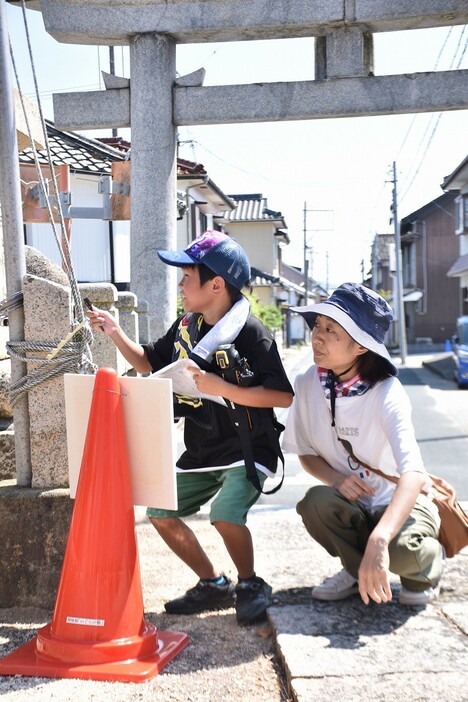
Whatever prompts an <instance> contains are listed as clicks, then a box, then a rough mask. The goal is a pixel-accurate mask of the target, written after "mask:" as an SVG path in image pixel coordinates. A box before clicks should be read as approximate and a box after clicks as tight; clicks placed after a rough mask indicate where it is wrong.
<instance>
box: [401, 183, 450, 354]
mask: <svg viewBox="0 0 468 702" xmlns="http://www.w3.org/2000/svg"><path fill="white" fill-rule="evenodd" d="M456 200H457V193H456V192H454V191H450V192H447V193H444V194H443V195H441V196H440V197H438V198H436V199H435V200H433V201H432V202H429V203H428V204H426V205H424V206H423V207H421V208H420V209H419V210H416V211H415V212H412V213H411V214H409V215H407V216H406V217H404V218H403V219H402V220H401V222H400V239H401V253H402V278H403V291H404V296H403V301H404V307H405V324H406V336H407V340H408V342H409V343H413V342H418V341H422V340H425V341H426V340H427V341H429V342H432V343H443V342H444V341H445V340H446V339H448V338H450V336H451V334H452V333H453V330H454V324H455V320H456V318H457V316H458V315H459V314H460V291H459V284H458V280H457V279H456V278H454V277H448V276H447V271H448V270H449V269H450V267H451V266H452V264H453V261H454V260H455V259H456V258H457V255H458V241H457V238H456V237H455V236H454V230H455V215H456V206H457V203H456Z"/></svg>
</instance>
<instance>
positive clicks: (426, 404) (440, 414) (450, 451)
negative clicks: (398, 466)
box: [257, 354, 468, 507]
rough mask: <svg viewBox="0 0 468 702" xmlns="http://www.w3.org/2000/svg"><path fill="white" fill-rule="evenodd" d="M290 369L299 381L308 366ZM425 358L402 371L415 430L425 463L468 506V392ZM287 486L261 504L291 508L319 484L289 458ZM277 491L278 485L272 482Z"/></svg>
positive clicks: (412, 360)
mask: <svg viewBox="0 0 468 702" xmlns="http://www.w3.org/2000/svg"><path fill="white" fill-rule="evenodd" d="M301 356H302V363H298V364H297V365H296V366H294V367H293V368H292V369H290V370H289V369H288V373H289V377H290V379H291V380H293V379H294V377H295V375H296V373H297V372H298V371H299V370H301V367H303V364H304V363H308V362H309V361H311V358H310V359H309V358H307V359H306V360H304V355H303V354H301ZM425 358H426V357H425V356H421V355H419V356H408V358H407V362H406V365H405V367H401V368H400V371H399V378H400V380H401V382H402V383H403V385H404V387H405V390H406V392H407V393H408V396H409V398H410V401H411V405H412V408H413V424H414V427H415V431H416V438H417V440H418V443H419V446H420V449H421V453H422V456H423V460H424V463H425V466H426V469H427V471H428V472H429V473H435V474H437V475H440V476H441V477H442V478H445V479H446V480H448V481H449V482H450V483H452V485H454V487H455V488H456V490H457V494H458V499H459V500H460V501H468V481H467V471H468V392H467V391H464V390H459V389H458V388H457V385H456V384H455V382H453V381H450V380H445V379H444V378H441V377H440V376H438V375H437V374H436V373H434V372H432V371H431V370H429V369H427V368H424V367H423V366H422V361H423V360H424V359H425ZM287 412H288V410H278V412H277V415H278V419H279V421H280V422H282V423H283V424H284V422H285V420H286V417H287ZM285 463H286V468H285V480H284V484H283V487H282V488H281V490H279V491H278V492H277V493H275V494H274V495H271V496H269V495H264V496H263V495H262V497H261V498H260V500H259V503H257V504H263V505H268V506H269V507H271V506H272V501H273V500H274V502H275V504H278V505H283V506H286V505H287V506H291V505H294V504H296V502H297V501H298V500H299V499H300V498H301V497H302V496H303V494H304V493H305V491H306V490H307V488H308V487H309V486H311V485H313V484H314V480H313V478H312V477H311V476H309V475H307V473H305V472H304V471H303V470H302V468H301V466H300V464H299V460H298V459H297V456H294V455H292V454H290V453H288V454H286V455H285ZM267 483H268V484H267V486H266V489H271V485H272V484H273V482H272V481H267Z"/></svg>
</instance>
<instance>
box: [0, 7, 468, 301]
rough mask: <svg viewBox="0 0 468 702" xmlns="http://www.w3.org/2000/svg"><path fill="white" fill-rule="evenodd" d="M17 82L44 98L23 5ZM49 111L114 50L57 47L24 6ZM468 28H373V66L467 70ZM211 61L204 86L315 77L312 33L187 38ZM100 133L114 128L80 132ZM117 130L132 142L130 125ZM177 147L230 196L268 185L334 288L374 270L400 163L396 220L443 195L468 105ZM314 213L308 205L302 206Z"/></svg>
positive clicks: (380, 71) (294, 238)
mask: <svg viewBox="0 0 468 702" xmlns="http://www.w3.org/2000/svg"><path fill="white" fill-rule="evenodd" d="M6 10H7V12H6V15H7V23H8V30H9V34H10V40H11V44H12V47H13V55H14V59H15V64H16V67H17V71H18V75H19V84H20V89H21V90H22V92H23V93H25V94H26V95H27V96H28V97H30V98H31V99H35V93H34V82H33V79H32V69H31V63H30V60H29V53H28V49H27V43H26V39H25V28H24V22H23V13H22V10H21V8H20V7H15V6H11V5H7V8H6ZM26 19H27V24H28V30H29V34H30V39H31V45H32V52H33V61H34V67H35V70H36V75H37V82H38V87H39V93H40V100H41V105H42V109H43V112H44V115H45V117H46V118H48V119H51V120H53V118H54V116H53V105H52V94H53V93H58V92H71V91H76V90H78V91H88V90H98V89H100V88H102V89H103V88H104V86H103V83H102V78H101V75H100V71H101V70H104V71H107V72H109V70H110V69H109V50H108V48H107V47H102V46H101V47H96V46H75V45H69V44H60V43H58V42H57V41H56V40H55V39H53V38H52V37H51V36H50V35H48V34H47V32H46V31H45V29H44V25H43V22H42V16H41V14H40V13H38V12H35V11H33V10H27V11H26ZM467 43H468V26H459V27H453V28H451V27H441V28H437V29H430V30H429V29H425V30H417V31H407V32H390V33H386V34H375V35H374V68H375V70H374V72H375V74H376V75H390V74H398V73H412V72H420V71H432V70H450V69H457V68H462V69H463V68H464V69H467V68H468V51H467V50H466V49H467ZM114 55H115V72H116V74H117V75H121V76H126V77H130V64H129V58H128V49H127V48H126V47H125V48H123V47H115V50H114ZM201 67H203V68H205V70H206V77H205V82H204V85H223V84H226V85H228V84H240V83H254V82H268V81H270V82H272V81H275V82H276V81H290V80H312V79H313V77H314V45H313V39H309V38H306V39H283V40H269V41H262V42H258V41H252V42H232V43H218V44H214V43H210V44H191V45H178V47H177V72H178V74H179V75H184V74H187V73H190V72H191V71H194V70H196V69H198V68H201ZM83 133H84V134H87V135H88V136H93V137H95V138H97V137H99V136H105V135H107V136H108V135H110V134H111V131H110V130H107V131H105V132H104V131H100V132H97V131H94V132H83ZM118 134H119V135H120V136H122V137H123V138H125V139H129V140H130V139H131V133H130V130H125V129H119V131H118ZM179 142H180V147H179V156H181V157H182V158H186V159H189V160H191V161H196V162H198V163H202V164H203V165H204V166H205V168H206V171H207V172H208V175H209V176H210V178H211V179H212V180H213V181H214V182H215V183H216V185H217V186H218V187H219V188H220V189H221V190H222V191H223V192H224V193H226V194H239V193H262V194H263V196H264V197H266V198H267V200H268V207H269V208H270V209H272V210H275V211H280V212H282V214H283V216H284V219H285V221H286V225H287V227H288V234H289V238H290V240H291V243H290V244H289V245H288V246H286V247H285V249H284V252H283V258H284V260H285V261H286V262H287V263H290V264H291V265H295V266H299V267H300V268H302V266H303V261H304V229H305V239H306V245H307V256H308V260H309V274H310V275H311V276H312V277H313V278H314V279H315V280H317V281H318V282H319V283H320V284H321V285H323V286H324V287H328V288H334V287H336V286H337V285H339V284H340V283H342V282H344V281H347V280H348V281H361V280H362V271H364V273H365V274H367V272H368V271H369V265H370V264H369V261H370V252H371V245H372V241H373V239H374V236H375V234H376V233H388V232H393V230H394V225H393V222H390V218H391V210H390V206H391V203H392V189H393V185H392V183H391V180H392V178H393V175H392V164H393V162H395V163H396V173H397V203H398V210H397V215H398V218H402V217H405V216H406V215H408V214H410V213H412V212H414V211H415V210H417V209H419V208H420V207H422V206H423V205H425V204H426V203H428V202H430V201H431V200H433V199H435V198H437V197H438V196H439V195H441V194H442V192H443V191H442V190H441V187H440V185H441V183H442V181H443V179H444V177H445V176H447V175H449V174H450V173H451V172H452V171H453V170H454V169H455V168H456V167H457V166H458V165H459V164H460V163H461V162H462V161H463V159H464V158H465V157H466V156H467V154H468V110H460V111H452V112H443V113H427V114H420V115H392V116H379V117H358V118H341V119H326V120H308V121H294V122H279V123H276V122H275V123H258V124H237V125H236V124H232V125H213V126H203V127H181V128H180V129H179ZM304 210H305V214H304Z"/></svg>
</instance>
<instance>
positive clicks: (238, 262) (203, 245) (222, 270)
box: [157, 229, 250, 290]
mask: <svg viewBox="0 0 468 702" xmlns="http://www.w3.org/2000/svg"><path fill="white" fill-rule="evenodd" d="M157 253H158V256H159V258H160V259H161V261H163V262H164V263H167V264H168V265H169V266H178V267H179V268H181V267H183V266H193V265H194V264H200V263H203V265H204V266H206V267H207V268H209V269H210V270H212V271H213V273H216V275H220V276H221V278H224V280H225V281H226V282H227V283H230V285H233V286H234V287H235V288H237V289H238V290H242V288H243V287H244V285H246V284H247V283H248V282H249V280H250V263H249V259H248V258H247V254H246V253H245V251H244V249H243V248H242V246H240V245H239V244H238V243H237V241H234V239H233V238H232V237H230V236H228V235H227V234H223V233H222V232H217V231H215V230H214V229H208V230H207V231H206V232H204V233H203V234H200V236H197V238H196V239H194V240H193V241H192V242H191V243H190V245H189V246H187V247H186V248H185V249H184V250H183V251H164V250H159V251H158V252H157Z"/></svg>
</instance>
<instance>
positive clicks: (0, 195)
mask: <svg viewBox="0 0 468 702" xmlns="http://www.w3.org/2000/svg"><path fill="white" fill-rule="evenodd" d="M5 5H6V3H5V2H3V0H1V1H0V108H1V115H0V203H1V208H2V228H3V246H4V250H5V275H6V288H7V296H8V297H9V298H10V297H12V296H13V295H14V294H15V293H18V292H20V291H21V290H22V289H23V278H24V276H25V275H26V259H25V253H24V235H23V211H22V206H21V191H20V174H19V157H18V146H17V136H16V118H15V106H14V103H13V85H12V80H11V75H12V70H11V63H10V44H9V40H8V30H7V21H6V10H5ZM8 327H9V336H10V341H24V312H23V307H22V305H20V306H19V307H14V308H13V309H11V310H10V311H9V312H8ZM25 375H26V364H25V363H23V361H21V360H19V359H17V358H14V357H12V358H11V382H12V384H13V383H17V382H18V381H20V380H22V379H23V378H24V376H25ZM13 424H14V427H15V462H16V482H17V485H18V486H19V487H29V486H30V485H31V451H30V435H29V406H28V397H27V395H23V397H21V398H20V399H19V400H18V401H17V402H16V403H15V406H14V408H13Z"/></svg>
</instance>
